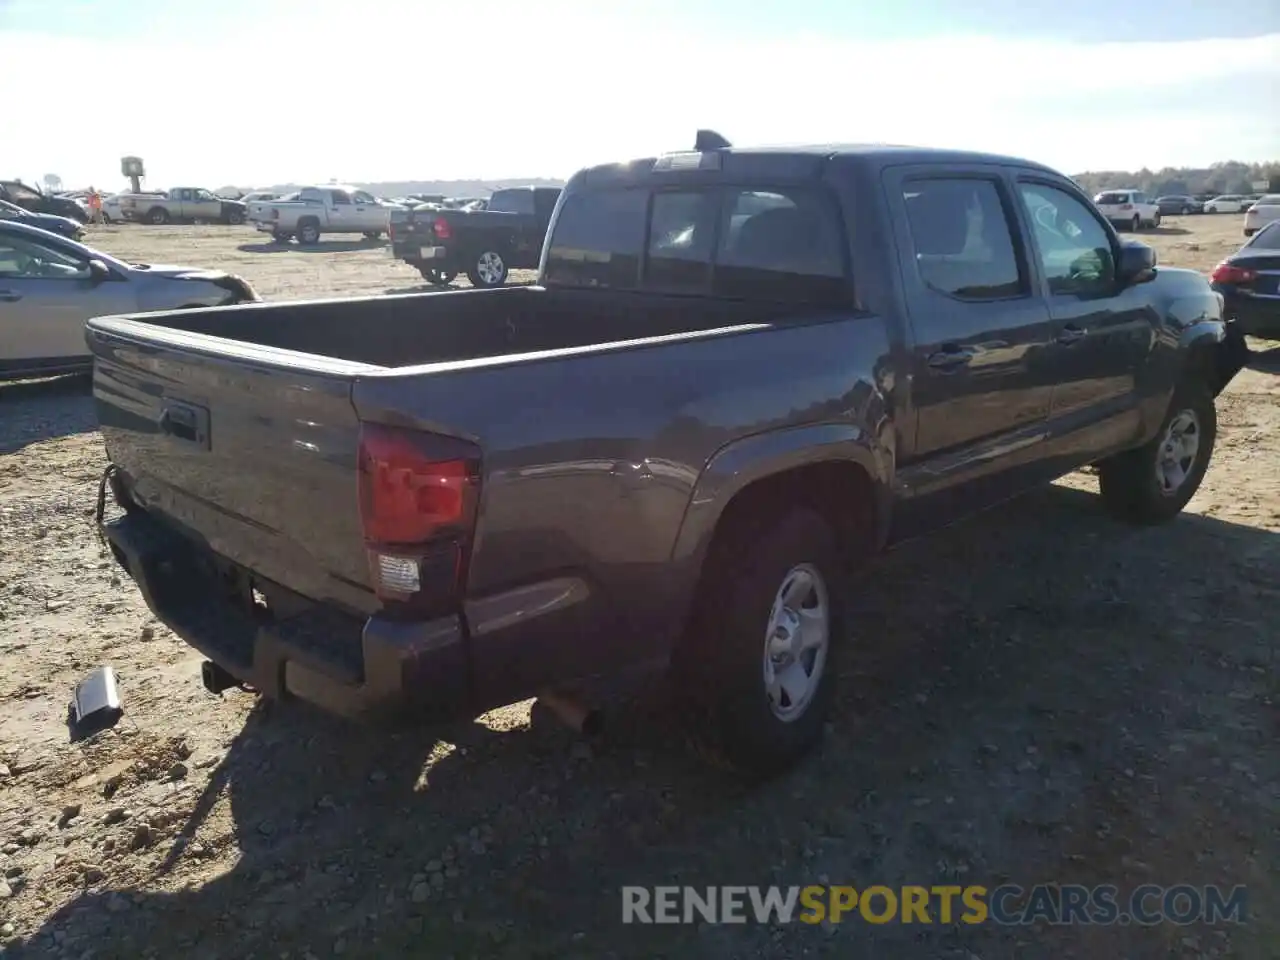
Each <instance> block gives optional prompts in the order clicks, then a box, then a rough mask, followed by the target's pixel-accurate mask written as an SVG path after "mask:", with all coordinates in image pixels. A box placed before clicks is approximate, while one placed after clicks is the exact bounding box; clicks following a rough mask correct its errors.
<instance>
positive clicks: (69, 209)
mask: <svg viewBox="0 0 1280 960" xmlns="http://www.w3.org/2000/svg"><path fill="white" fill-rule="evenodd" d="M0 200H4V201H7V202H8V203H12V204H13V205H14V206H15V207H21V208H22V209H23V210H30V211H31V212H32V213H49V214H53V215H54V216H55V217H70V218H71V219H72V220H78V221H79V222H80V223H85V222H87V221H88V219H89V214H88V212H87V211H86V210H85V208H84V207H83V206H82V205H81V204H79V203H77V202H76V201H75V200H73V199H71V198H70V197H55V196H53V195H51V194H47V193H44V192H43V191H41V190H40V189H39V188H38V187H33V186H31V185H30V184H26V183H23V182H22V181H21V180H0Z"/></svg>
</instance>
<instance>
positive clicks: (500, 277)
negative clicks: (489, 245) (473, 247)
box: [467, 250, 508, 288]
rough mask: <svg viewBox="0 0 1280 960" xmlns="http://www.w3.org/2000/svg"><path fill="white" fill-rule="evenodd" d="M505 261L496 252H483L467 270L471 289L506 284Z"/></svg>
mask: <svg viewBox="0 0 1280 960" xmlns="http://www.w3.org/2000/svg"><path fill="white" fill-rule="evenodd" d="M507 272H508V271H507V261H506V260H504V259H503V258H502V254H500V253H498V252H497V251H496V250H484V251H482V252H481V253H480V254H479V255H478V256H477V257H476V259H475V262H474V263H472V265H471V266H470V267H469V268H468V269H467V279H468V280H470V281H471V285H472V286H473V287H484V288H491V287H500V286H502V285H503V284H504V283H506V282H507Z"/></svg>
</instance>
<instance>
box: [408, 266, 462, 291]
mask: <svg viewBox="0 0 1280 960" xmlns="http://www.w3.org/2000/svg"><path fill="white" fill-rule="evenodd" d="M418 272H419V273H420V274H422V279H423V280H426V281H427V283H429V284H431V285H432V286H433V287H447V286H448V285H449V284H451V283H453V281H454V280H456V279H457V277H458V271H457V270H442V269H441V268H440V267H426V266H422V267H418Z"/></svg>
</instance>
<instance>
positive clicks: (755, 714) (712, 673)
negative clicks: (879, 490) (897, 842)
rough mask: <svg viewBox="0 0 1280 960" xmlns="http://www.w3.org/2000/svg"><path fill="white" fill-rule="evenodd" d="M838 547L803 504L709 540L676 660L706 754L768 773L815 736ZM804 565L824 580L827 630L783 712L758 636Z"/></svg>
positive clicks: (823, 704) (829, 680)
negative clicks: (813, 673) (774, 700)
mask: <svg viewBox="0 0 1280 960" xmlns="http://www.w3.org/2000/svg"><path fill="white" fill-rule="evenodd" d="M840 556H841V554H840V550H839V543H838V542H837V538H836V534H835V531H834V530H833V529H832V527H831V525H830V524H828V523H827V522H826V521H825V520H824V519H823V518H822V517H821V516H819V515H818V514H816V513H814V512H813V511H811V510H808V509H804V508H795V509H793V510H791V511H789V512H787V513H786V514H784V515H782V516H779V517H776V518H775V519H774V521H773V522H767V521H766V522H764V523H762V524H760V525H758V526H756V527H755V528H754V529H752V530H746V529H743V530H740V531H738V532H737V533H734V534H730V535H729V536H727V537H725V538H723V539H722V540H719V541H718V543H717V546H716V547H715V548H713V551H712V553H711V554H710V555H709V556H708V558H707V563H708V564H710V565H711V566H709V567H708V569H707V574H706V575H705V576H704V577H703V578H702V581H701V584H700V588H699V590H700V596H699V602H698V604H697V607H696V608H695V610H694V612H693V617H692V619H691V623H690V631H689V634H688V636H687V638H686V640H685V643H684V645H683V647H682V649H681V650H680V651H679V654H678V657H677V661H676V662H677V664H678V666H677V668H676V669H677V671H678V679H679V680H680V681H681V683H682V685H683V687H684V690H685V693H686V695H687V696H686V699H687V702H688V703H689V706H690V707H691V708H692V709H691V717H690V719H691V720H692V721H693V723H692V729H691V730H690V733H691V735H692V737H693V739H694V742H695V745H696V746H697V747H698V748H699V750H700V752H701V753H702V754H703V755H704V756H705V757H707V758H708V759H710V760H712V761H713V762H715V763H717V764H718V765H722V766H725V767H728V768H729V769H732V770H734V771H736V772H738V773H740V774H743V775H746V776H747V777H749V778H751V779H757V778H765V777H770V776H774V775H776V774H779V773H781V772H783V771H784V770H786V769H787V768H789V767H790V766H792V765H793V764H794V763H796V762H797V761H798V760H800V759H801V758H802V757H804V756H805V755H806V754H807V753H808V752H809V751H810V750H812V749H813V747H814V746H815V745H816V744H817V743H818V741H819V740H820V739H821V737H822V731H823V725H824V723H825V721H826V717H827V713H828V711H829V709H830V705H831V699H832V694H833V689H834V684H835V677H836V668H835V663H834V660H835V653H836V651H837V650H838V647H839V643H840V640H841V638H842V636H843V634H842V629H843V624H844V606H843V599H844V597H843V589H842V587H843V573H844V567H843V565H842V563H841V559H840ZM801 565H808V567H810V568H812V569H813V570H816V571H817V573H818V574H819V579H820V580H821V581H822V582H823V583H824V586H825V589H824V592H825V601H826V604H827V608H828V611H829V616H828V618H827V628H828V631H827V638H828V639H827V643H826V649H825V656H824V661H823V663H822V667H821V673H820V675H819V676H818V679H817V681H816V686H815V687H814V688H813V690H812V693H811V695H810V696H809V697H808V698H807V699H806V700H805V701H802V703H803V706H801V705H796V707H797V708H798V709H799V712H798V713H797V715H796V716H794V717H792V718H790V719H783V718H781V717H779V715H778V714H777V713H776V712H775V709H774V706H773V705H772V704H771V702H770V698H769V695H768V693H767V690H766V682H765V670H764V664H765V656H766V647H765V644H766V640H767V637H768V634H769V625H770V622H771V614H772V611H773V608H774V604H775V599H776V597H777V596H778V593H779V590H780V588H781V587H782V585H783V584H784V582H785V581H786V579H787V578H788V577H789V575H790V574H791V573H793V572H794V571H795V570H796V569H797V568H800V567H801ZM814 662H815V664H816V659H815V661H814ZM780 699H781V698H780ZM786 706H787V705H786V704H785V703H783V704H782V707H783V708H784V709H785V708H786Z"/></svg>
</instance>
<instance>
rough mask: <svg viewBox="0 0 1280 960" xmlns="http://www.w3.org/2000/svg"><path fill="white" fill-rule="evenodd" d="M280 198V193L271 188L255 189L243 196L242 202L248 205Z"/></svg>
mask: <svg viewBox="0 0 1280 960" xmlns="http://www.w3.org/2000/svg"><path fill="white" fill-rule="evenodd" d="M279 199H280V194H278V193H274V192H272V191H271V190H253V191H251V192H249V193H246V194H245V195H244V196H243V197H241V198H240V202H241V203H243V204H245V205H246V206H248V205H249V204H251V203H265V202H267V201H270V200H279Z"/></svg>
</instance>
